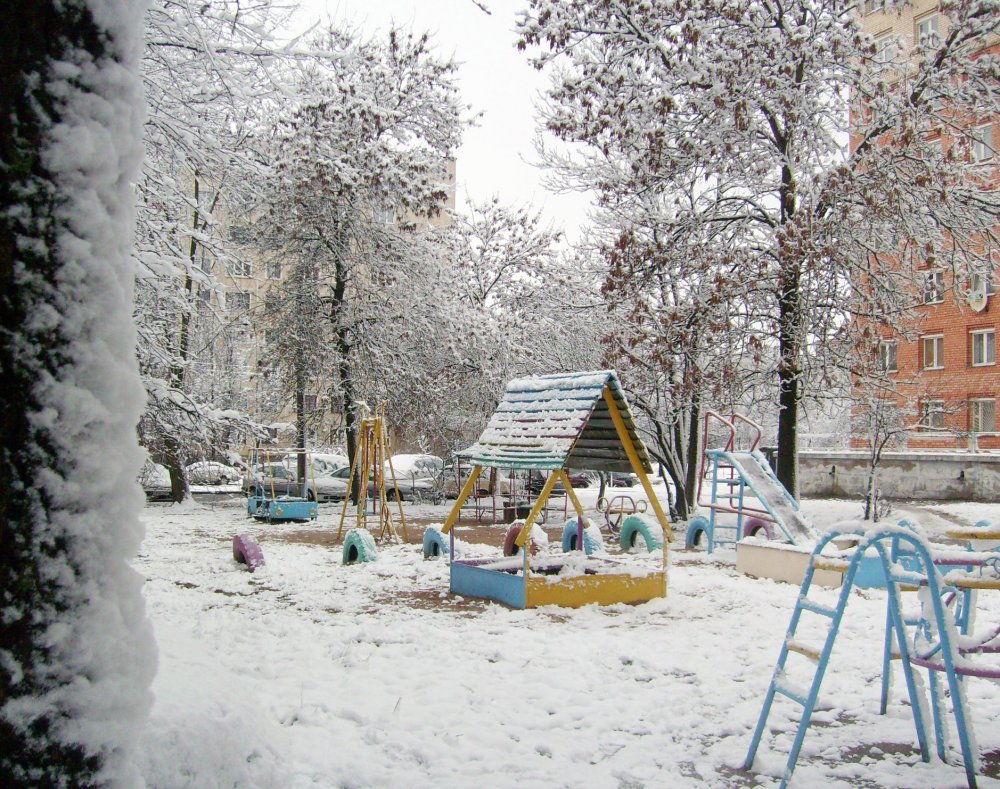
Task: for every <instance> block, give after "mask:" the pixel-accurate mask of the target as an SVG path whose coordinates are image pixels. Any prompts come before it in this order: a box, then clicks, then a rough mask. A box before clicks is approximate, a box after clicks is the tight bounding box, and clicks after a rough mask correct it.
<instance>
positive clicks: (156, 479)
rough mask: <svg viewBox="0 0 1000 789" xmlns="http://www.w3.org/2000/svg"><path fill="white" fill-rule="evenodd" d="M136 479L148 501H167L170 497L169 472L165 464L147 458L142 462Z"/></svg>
mask: <svg viewBox="0 0 1000 789" xmlns="http://www.w3.org/2000/svg"><path fill="white" fill-rule="evenodd" d="M138 480H139V484H140V485H141V486H142V489H143V491H145V493H146V498H147V499H149V500H150V501H167V500H169V499H170V498H171V496H172V494H171V490H170V472H169V471H167V467H166V466H161V465H160V464H159V463H154V462H153V461H151V460H147V461H146V462H145V463H143V464H142V470H141V471H140V472H139V477H138Z"/></svg>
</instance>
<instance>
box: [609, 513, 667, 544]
mask: <svg viewBox="0 0 1000 789" xmlns="http://www.w3.org/2000/svg"><path fill="white" fill-rule="evenodd" d="M640 535H642V538H643V540H645V542H646V550H647V551H649V552H650V553H652V552H653V551H658V550H660V549H662V548H663V529H661V528H660V524H658V523H654V522H652V521H651V520H649V519H648V518H645V517H643V516H642V515H629V516H628V517H627V518H626V519H625V521H624V522H623V523H622V532H621V537H620V539H619V543H620V545H621V548H622V550H623V551H627V550H630V549H631V548H633V547H635V544H636V541H637V540H638V538H639V536H640Z"/></svg>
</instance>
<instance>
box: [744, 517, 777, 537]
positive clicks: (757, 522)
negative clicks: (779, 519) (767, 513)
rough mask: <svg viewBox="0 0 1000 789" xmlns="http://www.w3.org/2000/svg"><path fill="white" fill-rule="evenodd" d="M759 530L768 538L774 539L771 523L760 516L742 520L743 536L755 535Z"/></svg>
mask: <svg viewBox="0 0 1000 789" xmlns="http://www.w3.org/2000/svg"><path fill="white" fill-rule="evenodd" d="M761 532H763V533H764V536H765V537H767V539H769V540H773V539H774V529H772V528H771V524H770V523H768V522H767V521H765V520H761V519H760V518H747V519H746V520H745V521H744V522H743V536H744V537H756V536H757V535H759V534H760V533H761Z"/></svg>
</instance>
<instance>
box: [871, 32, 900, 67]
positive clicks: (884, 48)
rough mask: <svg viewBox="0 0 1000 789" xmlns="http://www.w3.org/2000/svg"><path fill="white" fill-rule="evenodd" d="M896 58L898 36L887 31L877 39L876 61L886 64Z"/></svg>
mask: <svg viewBox="0 0 1000 789" xmlns="http://www.w3.org/2000/svg"><path fill="white" fill-rule="evenodd" d="M895 59H896V37H895V36H894V35H893V34H892V33H885V34H884V35H881V36H878V37H877V38H876V39H875V62H876V63H881V64H882V65H886V64H889V63H892V61H893V60H895Z"/></svg>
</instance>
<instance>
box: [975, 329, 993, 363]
mask: <svg viewBox="0 0 1000 789" xmlns="http://www.w3.org/2000/svg"><path fill="white" fill-rule="evenodd" d="M969 336H970V337H971V338H972V366H973V367H982V366H984V365H988V364H996V357H997V335H996V331H994V330H993V329H979V330H976V331H970V332H969Z"/></svg>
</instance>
